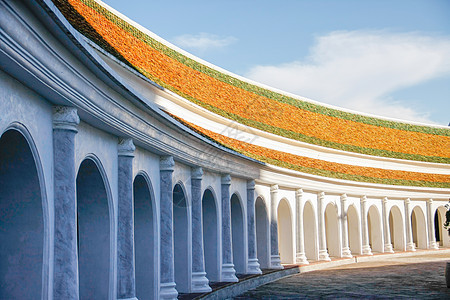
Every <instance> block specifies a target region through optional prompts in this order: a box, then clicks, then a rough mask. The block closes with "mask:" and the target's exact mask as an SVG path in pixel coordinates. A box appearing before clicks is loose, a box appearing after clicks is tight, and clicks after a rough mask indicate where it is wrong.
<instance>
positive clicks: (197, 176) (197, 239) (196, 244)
mask: <svg viewBox="0 0 450 300" xmlns="http://www.w3.org/2000/svg"><path fill="white" fill-rule="evenodd" d="M202 178H203V169H202V168H200V167H196V168H192V169H191V198H192V209H191V211H192V278H191V279H192V280H191V291H192V293H205V292H210V291H211V287H210V286H209V281H208V279H207V278H206V272H205V259H204V256H203V254H204V248H203V224H202Z"/></svg>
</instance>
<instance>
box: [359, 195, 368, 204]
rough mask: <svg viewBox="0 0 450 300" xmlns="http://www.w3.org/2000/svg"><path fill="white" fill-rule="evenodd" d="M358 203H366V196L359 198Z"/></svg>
mask: <svg viewBox="0 0 450 300" xmlns="http://www.w3.org/2000/svg"><path fill="white" fill-rule="evenodd" d="M360 201H361V203H366V201H367V196H366V195H364V196H361V198H360Z"/></svg>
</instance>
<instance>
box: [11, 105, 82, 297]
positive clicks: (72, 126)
mask: <svg viewBox="0 0 450 300" xmlns="http://www.w3.org/2000/svg"><path fill="white" fill-rule="evenodd" d="M79 123H80V118H79V117H78V113H77V109H76V108H74V107H66V106H56V107H54V108H53V190H54V194H53V199H54V214H55V220H54V222H55V233H54V276H53V298H54V299H74V300H77V299H79V281H78V251H77V250H78V247H77V207H76V201H77V199H76V177H75V176H76V164H75V135H76V134H77V132H78V130H77V126H78V124H79ZM18 284H19V283H18Z"/></svg>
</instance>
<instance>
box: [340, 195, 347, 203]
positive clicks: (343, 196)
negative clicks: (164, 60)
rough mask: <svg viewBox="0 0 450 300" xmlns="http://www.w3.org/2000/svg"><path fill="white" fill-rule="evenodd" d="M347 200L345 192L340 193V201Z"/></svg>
mask: <svg viewBox="0 0 450 300" xmlns="http://www.w3.org/2000/svg"><path fill="white" fill-rule="evenodd" d="M345 201H347V194H342V195H341V202H345Z"/></svg>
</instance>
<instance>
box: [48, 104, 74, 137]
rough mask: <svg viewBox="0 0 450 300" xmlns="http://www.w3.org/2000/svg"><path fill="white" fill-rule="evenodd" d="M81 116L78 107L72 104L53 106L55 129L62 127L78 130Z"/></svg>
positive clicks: (63, 128)
mask: <svg viewBox="0 0 450 300" xmlns="http://www.w3.org/2000/svg"><path fill="white" fill-rule="evenodd" d="M78 124H80V117H79V116H78V112H77V109H76V108H75V107H70V106H54V107H53V129H62V130H69V131H75V132H77V131H78V130H77V126H78Z"/></svg>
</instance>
